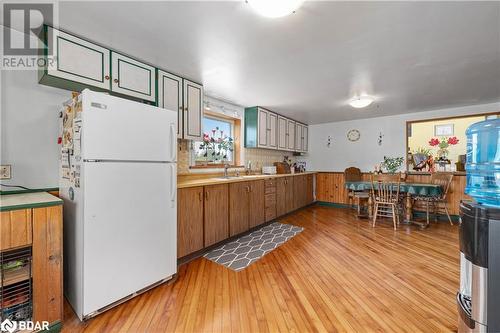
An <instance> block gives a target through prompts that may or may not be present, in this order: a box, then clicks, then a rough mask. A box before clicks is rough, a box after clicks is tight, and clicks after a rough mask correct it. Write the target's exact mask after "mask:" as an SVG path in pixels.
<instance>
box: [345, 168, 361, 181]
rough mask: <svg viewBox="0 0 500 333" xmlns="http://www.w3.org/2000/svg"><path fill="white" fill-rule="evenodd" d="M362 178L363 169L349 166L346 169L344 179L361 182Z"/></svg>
mask: <svg viewBox="0 0 500 333" xmlns="http://www.w3.org/2000/svg"><path fill="white" fill-rule="evenodd" d="M361 179H362V178H361V170H359V169H358V168H356V167H349V168H347V169H345V170H344V180H345V181H346V182H359V181H361Z"/></svg>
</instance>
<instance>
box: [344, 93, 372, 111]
mask: <svg viewBox="0 0 500 333" xmlns="http://www.w3.org/2000/svg"><path fill="white" fill-rule="evenodd" d="M372 103H373V97H370V96H358V97H355V98H353V99H352V100H351V101H350V102H349V105H350V106H352V107H353V108H356V109H361V108H365V107H367V106H368V105H370V104H372Z"/></svg>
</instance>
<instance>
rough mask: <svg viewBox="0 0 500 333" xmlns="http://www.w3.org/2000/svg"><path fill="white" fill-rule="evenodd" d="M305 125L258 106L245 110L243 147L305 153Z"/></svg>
mask: <svg viewBox="0 0 500 333" xmlns="http://www.w3.org/2000/svg"><path fill="white" fill-rule="evenodd" d="M306 136H307V125H304V124H301V123H298V122H295V121H294V120H292V119H288V118H286V117H283V116H281V115H278V114H276V113H274V112H272V111H269V110H266V109H264V108H262V107H259V106H254V107H250V108H246V109H245V147H246V148H265V149H277V150H285V151H296V152H306V151H307V138H306Z"/></svg>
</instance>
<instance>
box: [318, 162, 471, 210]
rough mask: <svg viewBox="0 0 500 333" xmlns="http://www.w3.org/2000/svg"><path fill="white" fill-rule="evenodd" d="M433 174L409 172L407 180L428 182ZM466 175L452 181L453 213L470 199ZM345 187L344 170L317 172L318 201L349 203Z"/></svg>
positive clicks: (366, 175)
mask: <svg viewBox="0 0 500 333" xmlns="http://www.w3.org/2000/svg"><path fill="white" fill-rule="evenodd" d="M362 177H363V180H366V181H369V180H370V173H363V175H362ZM430 178H431V175H430V174H428V173H425V174H415V173H410V174H408V176H407V178H406V181H407V182H414V183H428V182H429V181H430ZM465 180H466V178H465V175H464V174H462V173H460V174H455V175H454V176H453V181H452V183H451V187H450V190H449V192H448V196H447V199H448V200H447V202H448V208H449V210H450V214H451V215H458V214H459V205H460V200H464V199H470V197H469V196H468V195H465V194H464V190H465ZM347 192H348V191H347V190H346V188H345V182H344V173H343V172H320V173H318V174H316V199H317V200H318V201H323V202H330V203H337V204H349V199H348V197H347Z"/></svg>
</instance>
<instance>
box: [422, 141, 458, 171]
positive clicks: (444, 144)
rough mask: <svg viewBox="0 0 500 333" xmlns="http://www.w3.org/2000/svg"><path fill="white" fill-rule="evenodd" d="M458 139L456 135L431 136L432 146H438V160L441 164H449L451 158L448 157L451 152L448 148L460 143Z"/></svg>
mask: <svg viewBox="0 0 500 333" xmlns="http://www.w3.org/2000/svg"><path fill="white" fill-rule="evenodd" d="M458 141H459V140H458V139H457V137H456V136H453V137H449V138H448V137H443V138H441V140H440V139H438V138H431V139H430V141H429V145H430V146H431V147H437V148H438V150H437V157H438V159H437V162H438V163H439V164H449V163H450V160H449V159H448V157H447V156H448V153H449V152H450V151H449V150H448V148H449V147H450V146H453V145H456V144H458Z"/></svg>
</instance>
